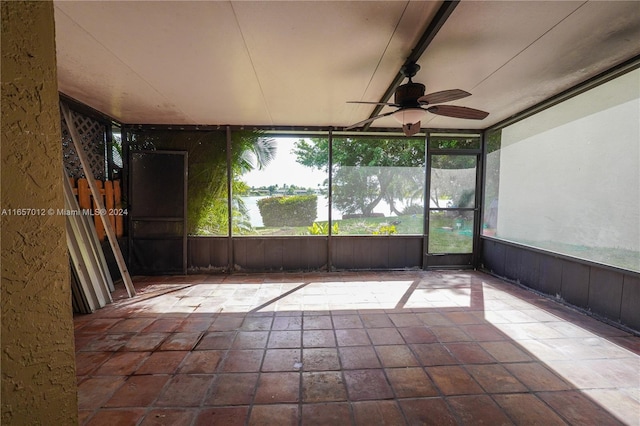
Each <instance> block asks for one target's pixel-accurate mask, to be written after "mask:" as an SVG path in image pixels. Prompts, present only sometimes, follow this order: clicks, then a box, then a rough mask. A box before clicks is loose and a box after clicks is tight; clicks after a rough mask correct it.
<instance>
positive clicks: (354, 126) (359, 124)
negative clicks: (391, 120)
mask: <svg viewBox="0 0 640 426" xmlns="http://www.w3.org/2000/svg"><path fill="white" fill-rule="evenodd" d="M394 112H395V111H391V112H387V113H384V114H380V115H376V116H375V117H371V118H367V119H366V120H362V121H358V122H357V123H355V124H352V125H351V126H349V127H345V128H344V130H351V129H355V128H356V127H360V126H362V125H363V124H367V123H371V122H372V121H373V120H377V119H378V118H382V117H386V116H387V115H391V114H393V113H394Z"/></svg>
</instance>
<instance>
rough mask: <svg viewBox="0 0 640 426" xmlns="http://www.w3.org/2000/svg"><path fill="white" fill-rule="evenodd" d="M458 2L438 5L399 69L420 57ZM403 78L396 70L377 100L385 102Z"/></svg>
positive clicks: (450, 0) (380, 106) (380, 107)
mask: <svg viewBox="0 0 640 426" xmlns="http://www.w3.org/2000/svg"><path fill="white" fill-rule="evenodd" d="M459 2H460V0H447V1H445V2H444V3H443V4H442V6H440V9H438V11H437V12H436V14H435V16H434V17H433V19H432V20H431V22H430V23H429V26H428V27H427V29H426V30H425V31H424V33H423V34H422V37H420V40H418V43H416V46H415V47H414V48H413V49H412V50H411V53H410V54H409V56H408V57H407V59H406V60H405V62H404V64H403V65H402V67H401V68H400V70H402V68H403V67H404V66H405V65H407V64H410V63H414V62H417V61H418V59H420V57H421V56H422V54H423V53H424V51H425V50H427V47H428V46H429V44H431V41H433V39H434V38H435V36H436V34H438V31H440V28H442V26H443V25H444V23H445V22H446V21H447V19H448V18H449V16H450V15H451V13H453V10H454V9H455V8H456V6H458V3H459ZM404 78H405V77H404V74H402V71H398V74H396V77H395V78H394V79H393V81H392V82H391V84H390V85H389V87H388V88H387V91H386V92H384V95H382V98H380V100H379V101H378V102H381V103H385V102H387V101H388V100H389V98H391V96H392V95H393V94H394V93H395V91H396V89H397V88H398V86H400V84H401V83H402V81H403V80H404ZM382 108H384V106H383V105H377V106H376V107H375V108H374V109H373V112H372V113H371V114H370V115H369V118H373V117H375V116H376V115H378V114H380V111H382ZM369 127H371V123H367V124H366V125H365V126H364V127H363V130H365V131H366V130H368V129H369Z"/></svg>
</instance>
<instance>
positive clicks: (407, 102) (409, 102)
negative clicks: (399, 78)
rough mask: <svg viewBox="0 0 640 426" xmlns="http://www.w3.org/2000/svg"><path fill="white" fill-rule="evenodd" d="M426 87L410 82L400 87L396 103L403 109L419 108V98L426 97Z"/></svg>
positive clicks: (397, 90) (397, 91)
mask: <svg viewBox="0 0 640 426" xmlns="http://www.w3.org/2000/svg"><path fill="white" fill-rule="evenodd" d="M424 91H425V86H424V84H421V83H414V82H409V83H406V84H403V85H400V86H398V88H397V89H396V94H395V103H396V104H397V105H400V107H401V108H405V107H419V106H420V104H419V103H418V98H419V97H421V96H423V95H424Z"/></svg>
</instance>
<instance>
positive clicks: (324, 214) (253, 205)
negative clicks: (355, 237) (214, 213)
mask: <svg viewBox="0 0 640 426" xmlns="http://www.w3.org/2000/svg"><path fill="white" fill-rule="evenodd" d="M263 198H268V197H263V196H261V197H242V200H243V201H244V204H245V205H246V206H247V209H248V210H249V218H250V222H251V226H253V227H254V228H257V227H262V226H264V225H263V223H262V216H260V209H259V208H258V200H261V199H263ZM442 205H444V204H442ZM397 208H398V210H402V208H403V204H402V203H397ZM374 212H375V213H382V214H384V215H385V216H387V217H393V216H396V215H395V214H393V213H391V211H390V209H389V204H387V203H386V202H384V201H380V203H378V205H377V206H376V208H375V210H374ZM331 218H332V219H333V220H340V219H342V212H340V211H339V210H336V209H335V208H334V209H332V212H331ZM328 220H329V199H328V198H327V197H325V196H322V195H318V211H317V216H316V222H326V221H328Z"/></svg>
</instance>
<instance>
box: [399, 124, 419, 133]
mask: <svg viewBox="0 0 640 426" xmlns="http://www.w3.org/2000/svg"><path fill="white" fill-rule="evenodd" d="M402 131H403V132H404V135H405V136H413V135H415V134H416V133H418V132H419V131H420V122H419V121H418V122H417V123H413V124H411V123H409V124H405V125H404V126H402Z"/></svg>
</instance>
